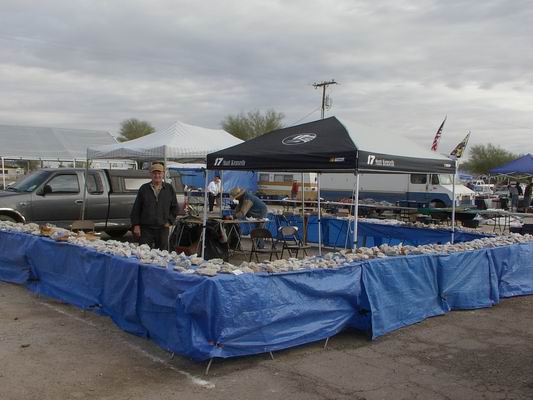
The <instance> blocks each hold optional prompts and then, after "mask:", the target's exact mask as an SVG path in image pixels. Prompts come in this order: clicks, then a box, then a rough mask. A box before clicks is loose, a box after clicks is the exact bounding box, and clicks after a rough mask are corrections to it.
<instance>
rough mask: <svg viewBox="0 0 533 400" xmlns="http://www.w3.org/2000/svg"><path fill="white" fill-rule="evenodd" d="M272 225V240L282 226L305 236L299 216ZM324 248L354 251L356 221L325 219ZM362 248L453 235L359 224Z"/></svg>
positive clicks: (277, 218) (313, 230)
mask: <svg viewBox="0 0 533 400" xmlns="http://www.w3.org/2000/svg"><path fill="white" fill-rule="evenodd" d="M268 219H269V222H268V223H267V224H266V228H267V229H268V230H270V232H271V233H272V236H274V237H277V235H278V230H279V228H280V227H281V226H286V225H292V226H297V227H298V236H299V237H300V239H301V238H302V235H303V221H302V217H301V216H299V215H291V216H282V215H276V214H268ZM321 226H322V244H324V245H325V246H330V247H338V248H345V247H346V248H348V249H350V248H352V242H353V236H354V235H353V221H349V220H348V219H339V218H335V217H322V218H321ZM250 229H253V227H252V226H251V225H250V224H242V225H241V232H242V233H243V234H248V233H249V231H250ZM487 236H488V235H482V234H478V233H468V232H462V231H459V230H457V231H455V239H454V241H455V242H456V243H460V242H468V241H471V240H474V239H479V238H482V237H487ZM357 237H358V244H359V246H363V247H372V246H380V245H382V244H388V245H391V246H394V245H397V244H400V243H403V244H404V245H410V246H420V245H423V244H431V243H433V244H445V243H448V242H450V241H451V231H450V230H446V229H423V228H413V227H406V226H403V225H386V224H375V223H369V222H361V221H359V227H358V234H357ZM307 241H308V242H311V243H318V217H317V216H314V215H312V216H310V217H309V219H308V222H307Z"/></svg>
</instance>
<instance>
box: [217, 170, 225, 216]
mask: <svg viewBox="0 0 533 400" xmlns="http://www.w3.org/2000/svg"><path fill="white" fill-rule="evenodd" d="M223 187H224V170H223V169H222V170H220V193H219V194H218V195H219V196H220V218H224V208H223V207H222V204H223V203H224V190H223Z"/></svg>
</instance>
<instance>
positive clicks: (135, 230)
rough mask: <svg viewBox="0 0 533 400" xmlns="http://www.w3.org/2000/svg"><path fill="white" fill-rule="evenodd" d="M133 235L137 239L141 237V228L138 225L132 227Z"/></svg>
mask: <svg viewBox="0 0 533 400" xmlns="http://www.w3.org/2000/svg"><path fill="white" fill-rule="evenodd" d="M133 234H134V235H135V236H137V237H140V236H141V226H140V225H135V226H134V227H133Z"/></svg>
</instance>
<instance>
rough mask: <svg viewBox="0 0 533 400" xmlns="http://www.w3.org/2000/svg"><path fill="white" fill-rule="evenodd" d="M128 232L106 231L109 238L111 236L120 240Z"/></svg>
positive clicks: (119, 230) (124, 230)
mask: <svg viewBox="0 0 533 400" xmlns="http://www.w3.org/2000/svg"><path fill="white" fill-rule="evenodd" d="M126 232H128V229H115V230H112V231H105V233H107V234H108V235H109V236H111V237H112V238H113V239H120V238H121V237H122V236H124V235H125V234H126Z"/></svg>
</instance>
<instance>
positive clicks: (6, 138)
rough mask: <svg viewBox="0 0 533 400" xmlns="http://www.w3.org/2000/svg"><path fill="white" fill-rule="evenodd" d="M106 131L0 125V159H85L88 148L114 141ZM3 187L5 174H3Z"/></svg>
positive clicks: (2, 160) (69, 160)
mask: <svg viewBox="0 0 533 400" xmlns="http://www.w3.org/2000/svg"><path fill="white" fill-rule="evenodd" d="M116 142H117V141H116V140H115V138H114V137H113V136H112V135H111V134H110V133H109V132H106V131H96V130H89V129H70V128H49V127H36V126H18V125H0V158H1V167H2V171H3V170H4V160H30V161H68V162H71V161H72V162H74V164H76V161H85V160H86V156H87V148H88V147H94V146H101V145H108V144H113V143H116ZM2 177H3V182H4V187H5V174H2Z"/></svg>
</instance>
